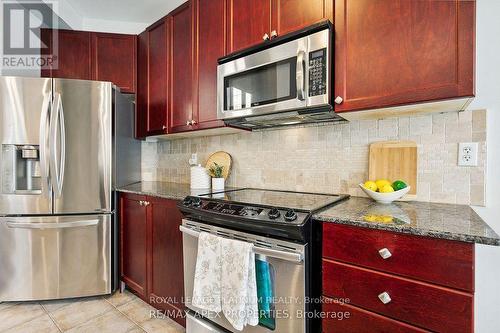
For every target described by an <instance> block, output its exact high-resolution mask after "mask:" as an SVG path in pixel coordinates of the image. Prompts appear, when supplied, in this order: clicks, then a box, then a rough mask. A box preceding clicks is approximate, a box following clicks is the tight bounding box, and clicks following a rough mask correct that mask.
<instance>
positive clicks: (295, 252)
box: [178, 188, 348, 333]
mask: <svg viewBox="0 0 500 333" xmlns="http://www.w3.org/2000/svg"><path fill="white" fill-rule="evenodd" d="M347 198H348V196H347V195H328V194H316V193H298V192H286V191H272V190H262V189H252V188H245V189H238V190H230V191H226V192H222V193H215V194H208V195H202V196H199V197H194V196H193V197H191V196H190V197H187V198H185V199H184V201H183V202H182V203H180V204H179V205H178V207H179V209H180V210H181V211H182V212H183V214H184V215H185V217H186V218H185V219H184V220H183V224H182V226H181V227H180V229H181V231H182V232H183V248H184V293H185V301H186V307H187V308H188V309H189V310H190V311H189V312H188V318H187V332H188V333H205V332H237V331H236V330H235V329H234V328H233V327H232V326H231V325H230V324H229V322H228V321H227V320H226V319H225V318H224V316H223V315H222V316H221V315H216V314H213V313H206V312H203V311H201V310H200V309H197V308H196V307H194V306H193V305H192V304H191V302H190V299H191V297H192V292H193V284H194V272H195V266H196V257H197V248H198V236H199V233H200V232H209V233H212V234H216V235H219V236H220V237H227V238H233V239H238V240H243V241H246V242H250V243H253V244H254V252H255V254H256V258H257V259H259V260H262V261H265V262H266V263H268V264H269V265H268V266H269V267H270V270H271V271H272V274H271V275H272V277H273V279H272V287H271V292H270V293H271V294H272V298H271V299H272V304H271V307H270V308H271V309H272V311H270V312H269V313H270V315H269V317H268V318H266V321H265V322H264V323H261V324H259V326H255V327H250V326H247V327H246V328H245V329H244V330H243V332H245V333H263V332H276V333H290V332H297V333H298V332H319V321H318V320H314V319H313V318H309V319H308V316H307V315H305V314H306V313H308V314H312V313H314V312H315V311H317V310H319V309H320V305H319V303H317V302H308V299H309V300H310V299H316V300H319V297H320V295H321V283H320V282H321V275H320V272H321V266H320V265H321V261H320V258H321V248H320V244H321V242H320V240H321V228H320V227H319V226H318V225H315V224H314V223H312V221H311V216H312V214H314V213H316V212H318V211H320V210H323V209H325V208H327V207H329V206H332V205H334V204H336V203H338V202H339V201H341V200H344V199H347ZM259 310H260V309H259Z"/></svg>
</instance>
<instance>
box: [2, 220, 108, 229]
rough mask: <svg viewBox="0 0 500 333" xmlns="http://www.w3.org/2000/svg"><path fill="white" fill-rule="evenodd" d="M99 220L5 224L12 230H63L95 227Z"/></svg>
mask: <svg viewBox="0 0 500 333" xmlns="http://www.w3.org/2000/svg"><path fill="white" fill-rule="evenodd" d="M98 223H99V220H97V219H95V220H84V221H76V222H64V223H30V222H9V221H7V222H5V224H6V225H7V227H9V228H12V229H65V228H79V227H90V226H95V225H97V224H98Z"/></svg>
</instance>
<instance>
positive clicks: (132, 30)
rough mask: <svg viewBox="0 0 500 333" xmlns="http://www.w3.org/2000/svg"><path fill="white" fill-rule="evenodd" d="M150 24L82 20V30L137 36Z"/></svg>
mask: <svg viewBox="0 0 500 333" xmlns="http://www.w3.org/2000/svg"><path fill="white" fill-rule="evenodd" d="M151 23H153V22H150V23H137V22H123V21H108V20H96V19H89V18H84V19H83V25H82V30H85V31H99V32H110V33H119V34H133V35H137V34H139V33H141V32H143V31H144V30H145V29H146V28H147V27H148V26H149V25H150V24H151Z"/></svg>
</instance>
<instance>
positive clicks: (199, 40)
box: [194, 0, 226, 129]
mask: <svg viewBox="0 0 500 333" xmlns="http://www.w3.org/2000/svg"><path fill="white" fill-rule="evenodd" d="M225 3H226V2H225V0H196V2H195V13H196V15H195V17H196V43H195V45H196V55H195V59H196V61H195V82H196V92H195V94H196V96H197V98H195V102H196V103H195V105H194V110H196V111H197V112H196V114H195V117H194V118H195V120H196V121H197V123H198V128H199V129H201V128H203V129H205V128H214V127H220V126H224V122H222V121H220V120H217V59H219V58H220V57H222V56H224V54H225V50H226V49H225V47H226V44H225V25H224V23H225Z"/></svg>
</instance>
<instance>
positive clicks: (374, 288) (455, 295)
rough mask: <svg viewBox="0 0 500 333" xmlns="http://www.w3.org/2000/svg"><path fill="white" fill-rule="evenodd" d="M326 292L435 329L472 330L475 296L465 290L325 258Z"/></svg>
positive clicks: (411, 322) (451, 330) (324, 277)
mask: <svg viewBox="0 0 500 333" xmlns="http://www.w3.org/2000/svg"><path fill="white" fill-rule="evenodd" d="M384 292H386V293H387V294H388V295H389V297H390V298H391V300H390V302H388V303H386V304H384V303H383V302H382V301H381V300H380V299H379V295H380V294H382V293H384ZM323 293H324V294H325V295H327V296H330V297H338V298H344V299H347V298H348V299H349V300H350V304H352V305H355V306H359V307H362V308H364V309H367V310H370V311H374V312H377V313H379V314H382V315H385V316H388V317H391V318H394V319H397V320H402V321H405V322H407V323H410V324H413V325H417V326H420V327H424V328H426V329H430V330H433V331H438V332H471V331H472V318H473V295H471V294H467V293H465V292H460V291H454V290H452V289H448V288H443V287H438V286H433V285H430V284H427V283H423V282H418V281H413V280H409V279H406V278H401V277H396V276H391V275H388V274H385V273H379V272H375V271H371V270H368V269H365V268H358V267H354V266H351V265H348V264H343V263H337V262H333V261H329V260H325V259H323Z"/></svg>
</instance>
